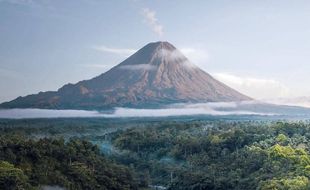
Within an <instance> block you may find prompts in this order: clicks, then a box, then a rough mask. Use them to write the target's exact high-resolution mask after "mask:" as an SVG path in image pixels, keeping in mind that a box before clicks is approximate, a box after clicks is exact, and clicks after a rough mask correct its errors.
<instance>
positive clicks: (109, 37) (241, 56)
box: [0, 0, 310, 102]
mask: <svg viewBox="0 0 310 190" xmlns="http://www.w3.org/2000/svg"><path fill="white" fill-rule="evenodd" d="M159 40H164V41H169V42H170V43H172V44H173V45H175V46H176V47H177V48H179V49H181V51H183V52H184V54H185V55H186V56H188V57H189V59H190V60H191V61H192V62H193V63H195V64H197V65H198V66H200V67H201V68H203V69H204V70H205V71H207V72H209V73H210V74H212V75H213V76H215V77H216V78H218V79H220V80H221V81H223V82H225V83H227V84H228V85H230V86H232V87H234V88H236V89H238V90H240V91H241V92H243V93H246V94H247V95H250V96H252V97H254V98H258V99H266V98H267V99H270V98H278V97H298V96H310V86H309V84H310V62H309V61H310V1H308V0H296V1H292V0H287V1H286V0H256V1H252V0H244V1H238V0H216V1H215V0H214V1H211V0H210V1H207V0H200V1H185V0H184V1H182V0H178V1H177V0H169V1H167V0H158V1H142V0H109V1H108V0H65V1H64V0H0V89H1V93H0V101H1V102H2V101H6V100H10V99H13V98H16V97H17V96H20V95H21V96H23V95H27V94H31V93H37V92H39V91H46V90H57V89H58V88H60V87H61V86H62V85H64V84H66V83H69V82H70V83H75V82H77V81H79V80H83V79H88V78H92V77H94V76H96V75H98V74H100V73H103V72H105V71H107V70H108V69H109V68H111V67H112V66H114V65H116V64H117V63H119V62H120V61H122V60H123V59H125V58H126V57H127V56H128V55H130V54H131V53H133V52H134V51H135V50H137V49H139V48H141V47H142V46H144V45H146V44H147V43H149V42H153V41H159Z"/></svg>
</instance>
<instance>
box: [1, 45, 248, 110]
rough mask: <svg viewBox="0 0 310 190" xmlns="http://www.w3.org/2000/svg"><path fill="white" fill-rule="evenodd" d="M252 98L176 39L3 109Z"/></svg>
mask: <svg viewBox="0 0 310 190" xmlns="http://www.w3.org/2000/svg"><path fill="white" fill-rule="evenodd" d="M250 99H251V98H249V97H247V96H245V95H243V94H241V93H239V92H237V91H236V90H234V89H232V88H230V87H228V86H226V85H225V84H223V83H221V82H219V81H218V80H216V79H214V78H213V77H212V76H211V75H209V74H208V73H206V72H205V71H203V70H201V69H200V68H198V67H197V66H195V65H193V64H192V63H190V61H189V60H188V59H187V58H186V57H185V56H184V55H183V54H182V53H181V52H180V51H178V50H177V49H176V48H175V47H174V46H173V45H171V44H170V43H168V42H155V43H149V44H147V45H146V46H144V47H143V48H142V49H140V50H139V51H137V52H136V53H135V54H133V55H132V56H130V57H129V58H127V59H126V60H125V61H123V62H121V63H120V64H119V65H117V66H115V67H113V68H112V69H110V70H109V71H107V72H106V73H103V74H101V75H99V76H97V77H95V78H93V79H90V80H84V81H80V82H78V83H76V84H67V85H65V86H63V87H62V88H60V89H59V90H58V91H49V92H41V93H39V94H35V95H29V96H25V97H19V98H17V99H15V100H12V101H10V102H5V103H3V104H1V105H0V107H2V108H48V109H105V108H112V107H118V106H126V107H159V106H163V105H167V104H170V103H199V102H222V101H244V100H250Z"/></svg>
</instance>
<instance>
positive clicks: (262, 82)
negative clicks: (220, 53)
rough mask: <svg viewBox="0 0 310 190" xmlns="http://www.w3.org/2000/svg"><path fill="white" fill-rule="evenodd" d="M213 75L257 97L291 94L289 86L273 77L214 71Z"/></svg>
mask: <svg viewBox="0 0 310 190" xmlns="http://www.w3.org/2000/svg"><path fill="white" fill-rule="evenodd" d="M212 76H214V77H215V78H216V79H218V80H219V81H221V82H223V83H225V84H227V85H228V86H230V87H232V88H234V89H236V90H238V91H240V92H242V93H244V94H246V95H248V96H250V97H252V98H256V99H268V98H271V97H273V98H279V97H288V96H290V94H291V92H290V89H289V88H288V87H286V86H285V85H284V84H282V83H281V82H279V81H276V80H273V79H262V78H253V77H240V76H236V75H232V74H227V73H213V74H212Z"/></svg>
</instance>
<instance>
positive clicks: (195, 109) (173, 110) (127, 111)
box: [0, 103, 275, 119]
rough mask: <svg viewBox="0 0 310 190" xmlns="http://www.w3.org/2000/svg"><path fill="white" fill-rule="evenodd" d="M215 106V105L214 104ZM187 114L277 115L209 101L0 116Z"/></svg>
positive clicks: (4, 115)
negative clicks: (107, 110) (152, 106)
mask: <svg viewBox="0 0 310 190" xmlns="http://www.w3.org/2000/svg"><path fill="white" fill-rule="evenodd" d="M213 106H214V105H213ZM226 106H228V108H229V107H230V105H229V104H221V105H217V107H226ZM186 115H213V116H225V115H275V114H273V113H261V112H252V111H246V110H233V111H217V110H215V109H213V108H212V107H211V106H210V105H209V103H204V104H178V105H171V106H170V107H167V108H162V109H135V108H116V109H115V111H114V112H113V113H109V114H106V113H101V112H98V111H85V110H45V109H8V110H0V118H12V119H21V118H61V117H106V118H118V117H169V116H186Z"/></svg>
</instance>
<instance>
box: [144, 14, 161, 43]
mask: <svg viewBox="0 0 310 190" xmlns="http://www.w3.org/2000/svg"><path fill="white" fill-rule="evenodd" d="M142 15H143V17H144V20H145V22H146V23H147V24H148V25H149V27H151V29H152V30H153V32H155V33H156V34H157V35H158V36H159V37H162V36H163V34H164V31H163V26H162V25H161V24H159V22H158V19H157V18H156V12H155V11H153V10H151V9H149V8H144V9H142Z"/></svg>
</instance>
